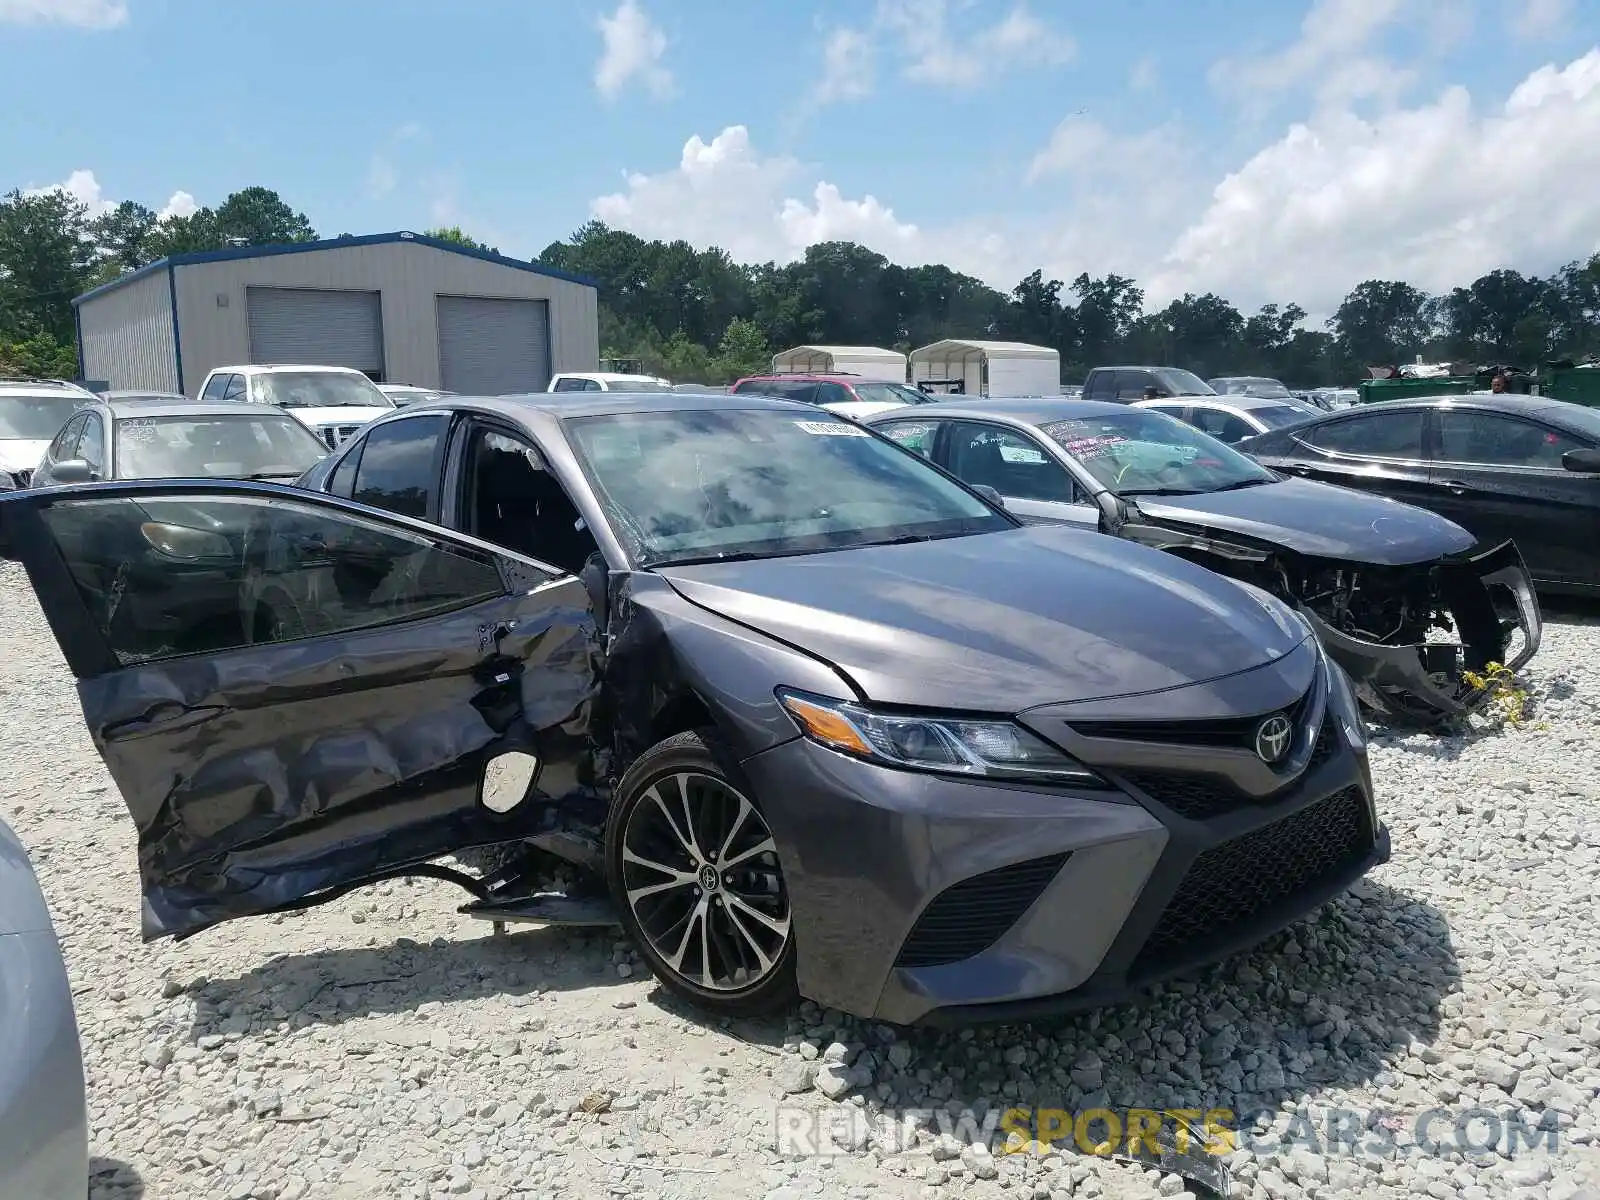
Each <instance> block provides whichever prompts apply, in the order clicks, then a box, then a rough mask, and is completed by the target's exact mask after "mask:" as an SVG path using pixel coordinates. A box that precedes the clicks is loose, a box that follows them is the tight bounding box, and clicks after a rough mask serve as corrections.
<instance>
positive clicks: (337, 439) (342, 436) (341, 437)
mask: <svg viewBox="0 0 1600 1200" xmlns="http://www.w3.org/2000/svg"><path fill="white" fill-rule="evenodd" d="M360 428H361V426H359V425H324V426H323V427H322V429H321V430H320V432H321V434H322V440H323V441H324V442H326V443H327V444H328V449H329V450H337V449H338V448H339V447H340V446H342V445H344V443H345V440H346V439H347V438H348V437H349V436H350V435H351V434H352V433H354V432H355V431H356V430H358V429H360Z"/></svg>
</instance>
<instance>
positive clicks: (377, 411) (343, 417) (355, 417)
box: [283, 404, 394, 429]
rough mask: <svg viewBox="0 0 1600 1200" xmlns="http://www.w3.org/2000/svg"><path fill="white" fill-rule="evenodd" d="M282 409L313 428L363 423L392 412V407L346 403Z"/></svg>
mask: <svg viewBox="0 0 1600 1200" xmlns="http://www.w3.org/2000/svg"><path fill="white" fill-rule="evenodd" d="M283 411H284V412H286V413H288V414H289V415H290V416H292V417H296V418H298V419H299V420H300V421H303V422H304V423H305V424H307V425H310V426H311V427H312V428H314V429H315V428H317V427H319V426H324V425H365V424H366V423H367V422H368V421H371V420H373V419H374V418H375V417H382V416H386V415H388V414H389V413H392V412H393V411H394V409H392V408H378V407H376V406H374V407H372V408H365V407H359V408H358V407H356V406H353V405H347V404H346V405H336V406H335V407H333V408H286V409H284V410H283Z"/></svg>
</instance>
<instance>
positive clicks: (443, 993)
mask: <svg viewBox="0 0 1600 1200" xmlns="http://www.w3.org/2000/svg"><path fill="white" fill-rule="evenodd" d="M0 660H3V661H4V662H5V664H6V667H7V669H6V671H5V673H4V676H3V677H0V698H3V701H4V704H5V712H6V717H7V720H6V721H5V724H4V727H3V728H0V762H3V764H4V772H3V782H0V811H3V813H4V815H5V817H6V819H7V820H9V821H10V822H11V823H12V825H13V826H14V828H15V829H16V830H17V833H18V835H19V836H20V837H21V838H22V839H23V841H24V842H25V843H26V844H27V845H28V846H29V848H30V849H31V851H32V853H33V856H34V858H35V861H36V864H37V866H38V868H39V871H40V874H41V876H42V878H43V882H44V887H45V891H46V894H47V896H48V899H49V901H50V904H51V908H52V911H53V913H54V916H55V921H56V927H57V930H58V931H59V933H60V935H61V938H62V940H63V943H64V945H65V948H66V955H67V960H68V964H69V966H70V968H71V972H72V979H73V988H74V993H75V996H76V1002H77V1008H78V1019H79V1023H80V1025H81V1028H82V1033H83V1043H84V1046H83V1048H84V1055H85V1059H86V1063H87V1069H88V1079H89V1101H90V1109H91V1118H92V1135H91V1136H92V1153H93V1155H94V1162H93V1165H92V1170H93V1172H94V1174H93V1179H92V1186H91V1189H90V1195H91V1197H92V1198H93V1200H113V1198H117V1200H126V1198H129V1197H136V1196H146V1197H152V1198H155V1200H167V1198H168V1197H173V1198H178V1200H187V1198H199V1197H206V1198H208V1200H209V1198H212V1197H228V1198H232V1200H246V1198H252V1197H259V1198H268V1197H275V1198H276V1200H293V1198H296V1197H315V1198H319V1200H320V1198H323V1197H329V1198H333V1200H364V1198H367V1197H373V1198H376V1197H383V1198H385V1200H406V1198H410V1197H417V1198H424V1197H433V1196H437V1195H444V1196H468V1197H481V1198H498V1197H510V1196H543V1195H550V1196H557V1195H559V1196H564V1197H567V1196H570V1197H590V1196H596V1197H598V1196H615V1197H622V1196H636V1197H645V1196H653V1197H670V1196H716V1197H728V1198H730V1200H741V1198H745V1197H750V1198H758V1200H759V1198H767V1200H798V1198H799V1197H802V1196H818V1197H839V1196H845V1197H853V1196H866V1195H869V1194H871V1195H878V1196H887V1197H944V1196H996V1197H1000V1196H1003V1197H1028V1198H1036V1200H1043V1198H1050V1200H1058V1198H1059V1197H1062V1196H1067V1195H1077V1196H1085V1197H1093V1196H1097V1195H1103V1196H1106V1197H1113V1198H1115V1197H1136V1196H1163V1195H1166V1196H1170V1195H1176V1194H1179V1193H1181V1192H1182V1191H1183V1189H1184V1181H1183V1180H1182V1179H1180V1178H1178V1177H1177V1176H1174V1175H1163V1174H1162V1173H1161V1172H1159V1171H1156V1170H1151V1169H1145V1168H1141V1167H1139V1166H1137V1165H1132V1164H1124V1163H1121V1162H1117V1161H1115V1160H1112V1159H1110V1158H1103V1157H1095V1156H1093V1155H1091V1154H1087V1153H1084V1152H1082V1151H1081V1150H1079V1149H1078V1148H1077V1147H1075V1146H1074V1145H1073V1139H1072V1138H1071V1137H1068V1138H1067V1139H1066V1140H1065V1141H1064V1142H1061V1143H1059V1144H1057V1145H1056V1147H1055V1149H1054V1150H1053V1151H1052V1152H1050V1153H1048V1154H1044V1153H1039V1152H1038V1148H1037V1147H1035V1148H1033V1149H1030V1150H1028V1151H1026V1152H1024V1153H1020V1154H1007V1153H1004V1152H1003V1151H1004V1149H1005V1144H1004V1142H1003V1136H1004V1130H1003V1128H1002V1130H1001V1131H1000V1132H999V1133H998V1134H997V1141H998V1143H999V1144H997V1146H996V1148H995V1152H993V1153H990V1152H989V1151H988V1150H986V1149H985V1148H983V1147H981V1146H974V1145H973V1144H972V1143H973V1142H974V1141H979V1142H981V1141H982V1140H983V1139H982V1137H981V1135H978V1136H976V1137H975V1136H974V1135H973V1133H972V1127H971V1126H969V1127H967V1129H966V1130H963V1128H962V1126H961V1125H959V1124H958V1123H953V1122H952V1121H951V1119H950V1118H949V1117H939V1116H937V1115H935V1116H931V1117H930V1116H928V1115H927V1114H926V1113H924V1116H923V1124H924V1126H925V1129H924V1131H923V1132H922V1133H921V1134H920V1135H919V1136H916V1137H904V1136H902V1137H891V1136H888V1134H889V1131H888V1130H887V1129H886V1128H884V1127H883V1126H882V1125H881V1124H879V1123H876V1122H874V1121H868V1120H867V1118H869V1117H873V1116H874V1115H875V1114H878V1113H880V1112H882V1111H883V1110H885V1109H888V1108H900V1109H904V1108H912V1109H916V1108H923V1109H932V1108H943V1109H944V1110H945V1112H946V1113H965V1114H966V1115H967V1116H969V1117H971V1118H972V1119H973V1120H974V1122H976V1124H977V1125H979V1126H981V1123H982V1119H983V1118H982V1116H981V1114H982V1113H983V1111H984V1109H985V1107H986V1106H989V1107H992V1108H994V1109H996V1110H998V1109H1002V1108H1006V1107H1008V1106H1011V1105H1036V1106H1039V1107H1041V1108H1045V1107H1049V1108H1054V1107H1060V1108H1066V1109H1073V1110H1086V1109H1093V1108H1103V1107H1114V1108H1117V1109H1119V1110H1126V1109H1128V1108H1134V1107H1141V1108H1150V1109H1155V1110H1170V1109H1198V1110H1206V1109H1213V1108H1226V1109H1230V1110H1233V1111H1235V1112H1241V1113H1244V1112H1255V1111H1257V1110H1266V1111H1269V1112H1270V1111H1275V1112H1276V1113H1277V1120H1276V1122H1275V1124H1273V1125H1272V1128H1271V1129H1268V1127H1267V1122H1265V1121H1263V1122H1261V1124H1260V1128H1261V1129H1262V1130H1264V1131H1265V1132H1263V1133H1262V1134H1261V1135H1260V1136H1252V1137H1250V1138H1248V1139H1244V1141H1243V1142H1242V1144H1241V1145H1240V1146H1239V1148H1237V1149H1235V1150H1233V1152H1232V1153H1231V1154H1229V1155H1227V1157H1226V1159H1225V1161H1226V1163H1227V1164H1228V1167H1229V1169H1230V1171H1231V1178H1232V1183H1231V1190H1232V1191H1233V1193H1234V1194H1236V1195H1241V1196H1256V1197H1270V1198H1272V1200H1277V1198H1279V1197H1289V1196H1329V1197H1331V1196H1349V1195H1363V1196H1396V1197H1398V1196H1408V1195H1418V1196H1435V1197H1440V1198H1444V1197H1452V1196H1460V1197H1466V1198H1468V1200H1471V1198H1474V1197H1491V1196H1496V1197H1497V1196H1527V1197H1550V1198H1552V1200H1571V1198H1573V1197H1578V1196H1594V1195H1600V1149H1597V1148H1596V1144H1595V1143H1596V1135H1597V1132H1600V1118H1597V1107H1600V1106H1597V1101H1596V1096H1597V1093H1600V945H1597V941H1596V938H1595V935H1594V933H1593V931H1592V914H1593V913H1594V912H1595V909H1596V901H1597V877H1600V819H1597V818H1596V817H1595V816H1594V815H1592V813H1593V806H1594V805H1595V802H1596V800H1597V799H1600V770H1597V767H1600V745H1597V743H1596V739H1595V737H1594V733H1595V729H1596V723H1597V719H1600V711H1597V709H1600V622H1597V621H1596V620H1595V616H1594V612H1593V610H1588V611H1587V612H1586V611H1584V610H1577V611H1576V612H1567V613H1564V614H1559V613H1558V614H1555V615H1554V616H1553V619H1552V624H1551V627H1550V628H1549V629H1548V631H1547V640H1546V644H1545V647H1544V650H1543V651H1542V654H1541V656H1540V657H1539V658H1538V659H1537V660H1536V662H1535V664H1534V669H1533V670H1532V671H1531V672H1530V675H1529V679H1530V685H1531V690H1532V694H1533V705H1534V707H1533V712H1532V718H1531V720H1530V721H1529V722H1527V723H1526V724H1524V725H1523V726H1522V727H1521V728H1516V729H1504V730H1500V731H1498V732H1488V733H1479V734H1477V735H1474V736H1469V737H1462V738H1453V739H1449V740H1444V741H1440V740H1437V739H1431V738H1427V737H1420V736H1419V737H1408V738H1395V739H1380V740H1379V741H1378V742H1377V743H1376V744H1375V747H1374V751H1373V760H1374V762H1373V767H1374V773H1375V775H1376V778H1377V780H1378V783H1379V789H1380V796H1381V806H1382V809H1383V811H1384V816H1385V819H1386V820H1387V821H1388V822H1389V823H1390V826H1391V828H1392V831H1393V835H1394V845H1395V860H1394V862H1393V863H1392V864H1391V865H1389V866H1387V867H1385V868H1383V869H1382V870H1380V871H1378V872H1377V873H1376V874H1375V875H1374V876H1373V877H1372V878H1371V879H1370V880H1368V881H1366V882H1364V883H1363V884H1362V885H1360V886H1359V887H1358V888H1357V889H1356V890H1355V892H1354V893H1353V894H1351V895H1349V896H1346V897H1344V898H1342V899H1340V900H1338V901H1336V902H1335V903H1333V904H1331V905H1329V906H1328V907H1327V908H1325V909H1324V910H1323V911H1322V912H1321V913H1320V914H1318V915H1317V916H1316V917H1315V918H1314V919H1312V920H1311V921H1308V922H1305V923H1303V924H1301V925H1300V926H1298V927H1296V928H1295V929H1294V930H1292V931H1290V932H1289V933H1287V934H1285V935H1282V936H1280V937H1278V938H1276V939H1274V940H1273V941H1272V942H1271V943H1269V944H1268V945H1266V946H1264V947H1262V948H1261V949H1259V950H1258V951H1256V952H1255V953H1252V954H1250V955H1248V956H1245V957H1243V958H1240V959H1236V960H1234V961H1232V962H1230V963H1227V964H1225V965H1223V966H1221V967H1218V968H1215V969H1214V970H1212V971H1210V972H1208V973H1206V974H1205V975H1204V976H1202V977H1200V978H1198V979H1196V980H1194V981H1192V982H1188V983H1183V984H1177V985H1172V986H1169V987H1166V988H1164V989H1162V990H1161V991H1160V992H1159V993H1157V994H1156V995H1155V996H1154V997H1153V999H1152V1000H1150V1001H1149V1002H1147V1003H1144V1004H1140V1005H1127V1006H1122V1007H1118V1008H1114V1009H1110V1010H1106V1011H1104V1012H1101V1013H1097V1014H1091V1015H1088V1016H1085V1017H1081V1018H1078V1019H1076V1020H1073V1021H1069V1022H1064V1023H1059V1024H1056V1025H1053V1026H1050V1027H1044V1026H1039V1027H1028V1028H1007V1029H987V1030H980V1031H977V1032H973V1031H963V1032H960V1033H927V1032H914V1033H913V1032H908V1031H902V1032H901V1033H900V1035H899V1036H898V1037H896V1035H895V1032H894V1031H892V1030H888V1029H884V1028H881V1027H875V1026H863V1025H860V1024H858V1023H855V1022H851V1021H846V1020H844V1019H842V1018H840V1017H838V1016H837V1014H829V1013H822V1012H818V1011H815V1010H814V1009H811V1008H809V1007H808V1008H807V1009H805V1010H803V1011H802V1012H801V1013H800V1014H798V1015H797V1016H796V1017H794V1018H792V1019H791V1020H789V1021H787V1022H784V1021H774V1022H770V1023H767V1024H764V1025H748V1026H739V1027H736V1028H727V1027H722V1026H719V1025H716V1024H714V1023H708V1022H705V1021H703V1020H700V1019H697V1018H696V1017H695V1016H694V1015H693V1014H692V1013H687V1012H684V1011H682V1010H680V1009H678V1008H675V1007H674V1006H672V1005H671V1004H669V1003H668V1002H667V1001H666V1000H664V999H663V997H662V996H661V994H660V993H659V992H658V990H657V989H656V988H655V987H654V986H653V985H652V984H651V983H650V981H649V979H648V976H647V973H646V972H645V971H644V969H643V968H642V967H641V966H640V965H639V964H638V963H637V961H636V960H634V959H632V958H631V956H630V955H629V954H628V952H627V951H626V949H625V948H623V947H621V946H620V945H619V944H618V943H617V942H616V941H615V940H614V939H613V938H611V937H609V936H604V937H597V936H594V935H592V934H591V935H586V936H575V935H572V934H569V933H564V932H561V931H558V930H539V929H525V930H524V931H522V932H511V933H509V934H507V935H506V936H503V937H498V938H496V937H492V936H490V935H489V930H488V927H487V926H482V925H479V924H477V923H474V922H469V921H467V920H465V919H463V918H458V917H457V916H456V915H455V911H454V910H455V906H456V905H457V904H458V903H459V902H460V895H459V893H457V892H456V891H455V890H454V889H451V888H449V887H446V886H443V885H438V884H433V883H426V882H425V883H419V884H417V885H416V886H407V885H405V884H394V885H386V886H380V887H378V888H376V889H373V890H371V891H369V892H366V893H359V894H357V895H355V896H352V897H350V898H347V899H346V900H345V901H343V902H341V903H338V904H334V905H330V906H327V907H324V908H321V909H317V910H313V911H312V912H309V913H303V914H298V915H294V916H289V917H282V918H270V919H263V920H258V921H254V922H239V923H234V924H233V925H231V926H224V927H222V928H220V929H217V930H213V931H211V932H208V933H206V934H203V935H201V936H200V937H198V938H196V939H195V940H194V941H192V942H189V943H186V944H184V945H182V946H173V945H170V944H158V945H152V946H144V945H142V944H141V943H140V941H139V938H138V919H137V914H138V897H137V889H136V886H135V876H134V841H133V832H132V828H131V826H130V824H129V822H128V821H127V819H126V816H125V813H124V811H123V808H122V805H121V801H120V798H119V797H118V795H117V792H116V790H115V788H114V787H113V786H112V785H111V783H110V780H109V779H108V777H107V776H106V774H105V772H104V769H103V768H102V766H101V764H100V761H99V759H98V758H97V757H96V755H95V754H94V751H93V749H92V747H91V746H90V743H89V741H88V738H87V736H86V735H85V733H84V732H83V728H82V724H81V720H80V715H79V712H78V709H77V704H76V700H75V697H74V694H73V690H72V686H71V683H70V681H69V679H68V676H67V674H66V670H65V668H64V666H63V665H62V663H61V660H60V657H59V655H58V653H57V651H56V648H55V645H54V642H53V641H52V640H51V637H50V634H49V631H48V629H47V628H46V626H45V624H44V621H43V619H42V617H41V616H40V614H39V612H38V609H37V606H36V605H35V603H34V601H33V597H32V593H31V591H29V589H28V587H27V585H26V582H25V581H24V579H23V578H22V576H21V575H20V573H18V572H17V571H16V570H15V569H14V568H10V567H5V568H3V569H0ZM779 1104H787V1105H792V1106H797V1107H798V1108H799V1109H801V1110H802V1111H804V1112H807V1113H814V1114H816V1118H815V1119H818V1120H826V1121H827V1123H828V1128H830V1129H833V1130H838V1131H842V1132H840V1133H838V1134H837V1135H836V1137H835V1141H836V1142H838V1143H840V1146H839V1148H840V1150H841V1152H840V1153H838V1154H834V1155H830V1156H824V1157H797V1156H792V1155H790V1156H783V1155H780V1154H778V1153H777V1149H776V1145H775V1133H774V1130H775V1116H774V1112H775V1106H777V1105H779ZM1474 1109H1484V1110H1489V1111H1492V1112H1493V1113H1495V1114H1496V1115H1497V1118H1498V1117H1503V1116H1504V1115H1505V1114H1506V1113H1508V1112H1516V1113H1520V1114H1522V1116H1521V1118H1520V1119H1521V1120H1522V1121H1524V1122H1525V1123H1526V1126H1525V1129H1526V1132H1525V1133H1524V1134H1523V1136H1522V1137H1521V1138H1520V1139H1515V1144H1514V1145H1512V1146H1510V1147H1508V1146H1507V1145H1505V1144H1504V1142H1503V1143H1502V1146H1501V1148H1500V1151H1499V1152H1497V1151H1496V1150H1493V1149H1490V1150H1487V1151H1474V1150H1473V1149H1471V1147H1473V1146H1479V1147H1481V1146H1483V1145H1484V1144H1485V1143H1486V1142H1487V1141H1488V1140H1489V1138H1490V1136H1491V1134H1492V1132H1493V1131H1492V1129H1490V1128H1489V1127H1488V1126H1486V1125H1484V1124H1482V1123H1479V1124H1478V1125H1476V1126H1469V1127H1468V1134H1469V1138H1468V1139H1467V1140H1468V1141H1469V1143H1470V1146H1469V1148H1468V1150H1467V1152H1465V1153H1463V1152H1462V1151H1461V1150H1459V1149H1457V1148H1456V1146H1455V1143H1456V1140H1457V1139H1456V1134H1455V1132H1454V1124H1453V1122H1454V1121H1455V1119H1456V1117H1457V1115H1458V1114H1460V1113H1462V1112H1465V1111H1469V1110H1474ZM1435 1110H1438V1111H1442V1112H1443V1114H1444V1115H1443V1116H1441V1117H1438V1118H1437V1119H1435V1120H1434V1121H1433V1123H1432V1124H1431V1126H1429V1127H1427V1128H1425V1129H1421V1130H1420V1131H1419V1128H1418V1119H1417V1118H1418V1117H1419V1116H1420V1115H1421V1114H1425V1113H1428V1112H1430V1111H1435ZM851 1116H859V1117H861V1118H862V1121H861V1122H860V1123H858V1124H852V1123H851V1122H849V1121H846V1120H844V1119H843V1118H847V1117H851ZM993 1119H994V1118H993V1117H991V1118H990V1120H991V1121H992V1120H993ZM1102 1129H1103V1127H1099V1126H1096V1127H1094V1128H1093V1129H1092V1130H1091V1131H1090V1136H1089V1137H1087V1138H1086V1140H1087V1141H1091V1142H1092V1141H1094V1140H1096V1139H1097V1138H1099V1137H1102V1136H1104V1134H1103V1132H1101V1130H1102ZM1330 1129H1333V1130H1344V1131H1345V1139H1344V1140H1345V1141H1346V1142H1348V1140H1349V1139H1350V1138H1351V1137H1352V1136H1353V1137H1355V1138H1356V1140H1357V1144H1358V1145H1360V1146H1363V1147H1365V1148H1366V1151H1365V1152H1362V1153H1357V1152H1355V1151H1353V1150H1351V1149H1349V1148H1348V1146H1347V1145H1346V1146H1345V1147H1344V1148H1341V1146H1340V1142H1341V1139H1340V1138H1339V1137H1337V1136H1330V1135H1329V1131H1330ZM873 1130H875V1131H876V1132H872V1131H873ZM1274 1131H1275V1132H1274ZM1541 1131H1542V1132H1541ZM1551 1131H1553V1132H1554V1134H1555V1138H1554V1141H1555V1146H1554V1148H1553V1149H1551V1147H1550V1144H1549V1142H1548V1141H1547V1140H1546V1135H1547V1134H1548V1133H1550V1132H1551ZM1419 1133H1420V1137H1419ZM1430 1135H1431V1136H1430ZM1530 1140H1532V1141H1533V1142H1535V1143H1537V1144H1536V1145H1534V1146H1532V1147H1531V1148H1530V1146H1529V1144H1528V1142H1529V1141H1530ZM1437 1142H1443V1143H1445V1144H1443V1145H1439V1144H1435V1143H1437ZM1508 1151H1509V1152H1508Z"/></svg>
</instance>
